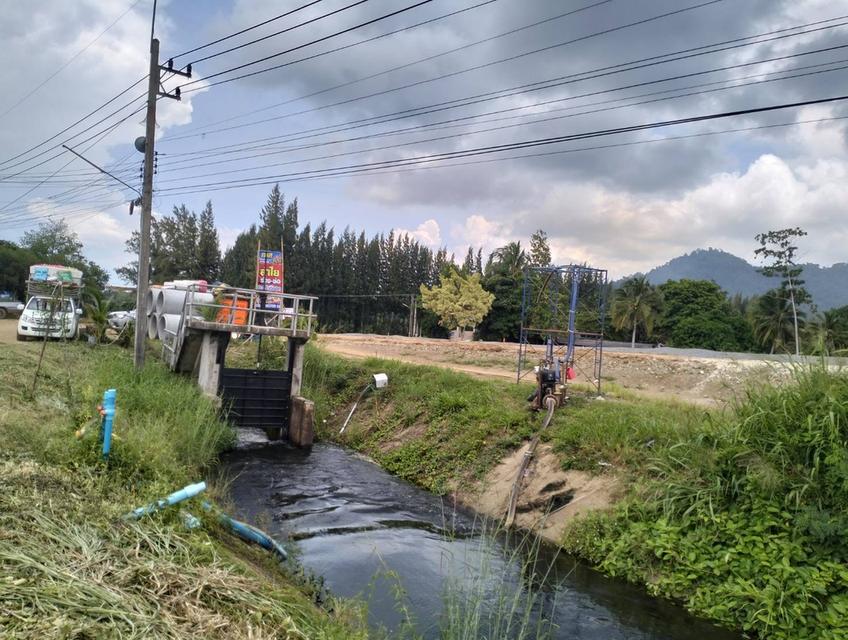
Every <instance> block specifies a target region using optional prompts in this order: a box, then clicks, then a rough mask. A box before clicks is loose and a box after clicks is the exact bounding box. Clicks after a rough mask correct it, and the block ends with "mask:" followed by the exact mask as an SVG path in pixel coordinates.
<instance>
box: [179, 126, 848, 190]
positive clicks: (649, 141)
mask: <svg viewBox="0 0 848 640" xmlns="http://www.w3.org/2000/svg"><path fill="white" fill-rule="evenodd" d="M846 119H848V116H834V117H829V118H816V119H813V120H795V121H792V122H783V123H777V124H767V125H758V126H752V127H740V128H735V129H723V130H720V131H706V132H702V133H694V134H688V135H681V136H670V137H665V138H650V139H647V140H635V141H632V142H619V143H614V144H606V145H594V146H589V147H577V148H573V149H563V150H559V151H546V152H536V153H526V154H518V155H511V156H503V157H498V158H486V159H484V160H470V161H466V162H453V163H445V164H434V165H423V166H413V167H410V168H401V169H393V168H389V169H379V170H371V171H362V172H358V173H356V174H355V175H353V176H351V175H350V174H347V173H344V174H341V173H340V174H337V175H336V174H327V175H318V176H309V177H303V178H297V179H293V180H276V181H274V182H269V183H261V184H257V185H229V186H220V187H217V188H216V187H210V188H205V189H200V190H196V191H193V190H184V191H174V192H172V193H170V194H169V195H170V196H172V197H176V196H182V195H190V194H194V193H207V192H210V191H229V190H232V189H244V188H246V187H252V186H262V185H266V184H277V183H279V182H284V183H286V182H288V183H292V182H304V181H308V180H331V179H337V178H349V177H362V176H375V175H387V174H389V175H395V174H400V173H411V172H416V171H425V170H431V169H447V168H455V167H465V166H470V165H479V164H490V163H493V162H505V161H509V160H519V159H527V158H541V157H548V156H557V155H564V154H570V153H582V152H585V151H597V150H607V149H619V148H625V147H633V146H640V145H643V144H655V143H661V142H674V141H680V140H689V139H694V138H703V137H708V136H716V135H724V134H728V133H742V132H749V131H758V130H764V129H776V128H782V127H792V126H798V125H804V124H816V123H822V122H832V121H839V120H846Z"/></svg>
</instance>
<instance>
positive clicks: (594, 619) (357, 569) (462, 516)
mask: <svg viewBox="0 0 848 640" xmlns="http://www.w3.org/2000/svg"><path fill="white" fill-rule="evenodd" d="M251 439H252V438H251V437H250V436H249V435H247V434H242V440H243V442H242V445H241V446H240V448H239V449H237V450H235V451H233V452H231V453H229V454H227V456H226V457H225V459H224V460H223V464H222V466H221V469H222V472H223V474H224V475H225V476H227V477H229V478H230V479H231V485H230V495H231V497H232V499H233V502H234V503H235V504H236V505H237V507H236V510H237V513H238V515H239V516H241V517H242V518H243V519H245V520H247V521H248V522H252V523H254V524H259V525H260V526H262V527H264V528H265V529H266V530H267V531H268V532H269V533H270V534H272V535H274V536H275V537H277V538H278V539H279V540H281V541H283V540H290V541H294V546H295V547H296V551H295V555H297V557H298V558H299V560H300V562H301V563H302V564H303V565H304V567H305V568H306V569H307V570H309V571H311V572H313V573H314V574H316V575H318V576H322V577H323V578H324V581H325V584H326V586H327V587H328V588H329V589H330V591H331V592H332V593H334V594H335V595H338V596H344V597H356V596H359V597H361V598H363V599H364V600H366V601H367V602H368V607H369V618H370V621H371V623H372V624H374V625H375V626H383V627H385V628H387V629H390V630H391V629H397V628H398V625H399V624H400V623H401V621H402V620H403V616H402V614H401V613H400V611H399V606H398V605H399V604H400V603H403V604H404V605H405V606H406V608H407V610H408V612H409V613H410V614H411V616H412V618H413V619H414V621H415V626H416V629H417V631H418V632H420V633H421V634H422V635H423V636H424V637H425V638H428V639H430V638H438V637H439V628H438V625H439V620H440V617H441V616H442V614H443V606H444V602H445V594H446V593H447V592H448V591H450V590H452V589H454V590H455V589H457V588H458V589H460V590H463V591H464V590H470V591H475V590H478V589H479V593H482V594H484V595H485V596H486V597H487V598H489V599H490V600H491V601H492V602H494V601H496V600H497V598H498V595H499V594H500V590H501V589H502V588H499V587H498V585H504V584H505V585H506V586H507V588H508V591H509V592H513V593H514V592H515V591H516V590H522V592H525V593H526V592H527V590H528V589H529V590H530V591H532V592H533V593H535V594H536V598H535V600H534V606H533V612H534V616H536V617H539V616H540V617H541V618H542V619H543V620H550V622H552V623H553V624H554V625H555V626H554V628H553V631H552V634H551V635H552V637H553V638H563V639H565V638H568V639H569V640H595V639H597V640H617V639H621V640H624V639H627V640H642V639H645V640H647V639H649V638H650V639H668V640H690V639H691V640H695V639H697V640H704V639H716V640H724V639H727V640H730V639H731V638H738V636H737V635H735V634H732V633H728V632H726V631H723V630H720V629H717V628H715V627H713V626H711V625H709V624H707V623H705V622H702V621H699V620H697V619H695V618H693V617H691V616H689V615H688V614H687V613H686V612H685V611H683V610H682V609H681V608H679V607H677V606H674V605H673V604H670V603H668V602H665V601H661V600H657V599H654V598H651V597H650V596H648V595H647V594H646V593H645V592H644V591H643V590H642V589H639V588H637V587H634V586H631V585H628V584H625V583H622V582H620V581H617V580H611V579H609V578H606V577H604V576H603V575H601V574H600V573H598V572H596V571H594V570H592V569H589V568H587V567H586V566H584V565H582V564H580V563H579V562H578V561H576V560H575V559H574V558H571V557H569V556H565V555H563V554H561V553H557V551H556V550H555V549H554V548H553V547H552V546H551V545H547V544H541V546H537V550H536V551H535V552H533V553H532V557H534V558H535V561H534V562H533V563H528V562H526V558H527V553H528V551H527V550H526V549H525V548H524V547H526V546H528V545H527V538H526V537H525V541H524V542H523V543H522V545H521V546H519V547H517V546H516V544H517V543H514V542H511V541H510V540H509V539H508V538H507V536H505V535H503V534H494V533H491V532H487V531H485V530H483V531H481V529H485V527H483V526H482V525H481V519H480V518H479V517H477V516H475V514H473V513H471V512H469V511H466V510H461V509H460V510H457V509H455V508H453V507H451V506H449V505H448V502H447V501H445V500H443V499H441V498H439V497H438V496H434V495H432V494H430V493H428V492H426V491H424V490H422V489H419V488H417V487H415V486H413V485H411V484H409V483H407V482H404V481H403V480H400V479H398V478H395V477H393V476H392V475H390V474H388V473H386V472H385V471H383V470H382V469H381V468H380V467H378V466H377V465H375V464H373V463H372V462H370V461H369V460H366V459H364V458H363V457H361V456H359V455H357V454H355V453H353V452H351V451H349V450H346V449H343V448H340V447H337V446H333V445H327V444H318V445H316V446H315V447H314V448H313V449H312V451H311V452H307V451H303V450H298V449H293V448H290V447H288V446H286V445H285V444H270V445H266V444H263V445H261V446H260V444H259V443H260V442H261V440H262V439H264V434H263V435H261V436H258V437H256V438H255V439H253V442H251ZM533 540H535V538H533ZM529 565H532V566H529ZM481 583H482V584H483V586H482V587H481V586H480V585H481ZM399 586H400V587H402V589H403V592H404V594H405V595H403V596H399V595H398V587H399ZM531 637H532V634H531Z"/></svg>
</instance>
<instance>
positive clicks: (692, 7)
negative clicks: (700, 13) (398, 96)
mask: <svg viewBox="0 0 848 640" xmlns="http://www.w3.org/2000/svg"><path fill="white" fill-rule="evenodd" d="M430 1H432V0H423V1H422V2H419V3H418V4H415V5H411V6H410V7H406V8H405V9H401V10H399V11H396V12H393V13H391V14H386V15H385V16H381V17H380V18H376V19H375V20H371V21H369V22H365V23H362V24H360V25H356V26H355V27H351V28H349V29H346V30H344V31H340V32H337V33H335V34H331V35H330V36H326V37H325V38H321V39H319V40H313V41H312V42H310V43H307V44H305V45H301V46H299V47H295V48H292V49H288V50H286V51H281V52H279V53H275V54H273V55H270V56H266V57H264V58H260V59H259V60H254V61H252V62H248V63H245V64H241V65H237V66H235V67H232V68H230V69H225V70H224V71H219V72H217V73H213V74H212V75H208V76H206V77H205V78H204V79H203V80H204V81H208V80H209V79H210V78H215V77H218V76H221V75H224V74H226V73H230V72H232V71H237V70H239V69H244V68H246V67H249V66H252V65H254V64H259V63H260V62H265V61H267V60H270V59H271V58H276V57H278V56H281V55H284V54H286V53H290V52H291V51H296V50H297V49H300V48H303V47H305V46H309V45H310V44H315V43H317V42H321V41H322V40H326V39H327V38H330V37H334V36H336V35H340V34H342V33H346V32H348V31H352V30H354V29H358V28H359V27H362V26H365V25H367V24H372V23H373V22H376V21H379V20H382V19H384V18H386V17H390V16H392V15H397V14H398V13H402V12H403V11H408V10H409V9H414V8H416V7H418V6H420V5H422V4H425V3H427V2H430ZM719 2H724V0H707V1H706V2H701V3H700V4H695V5H690V6H688V7H684V8H682V9H676V10H674V11H667V12H665V13H662V14H659V15H656V16H652V17H650V18H644V19H642V20H637V21H636V22H631V23H628V24H624V25H619V26H617V27H611V28H609V29H604V30H602V31H597V32H595V33H591V34H588V35H585V36H581V37H579V38H574V39H572V40H567V41H565V42H560V43H557V44H554V45H549V46H547V47H542V48H540V49H535V50H533V51H527V52H525V53H521V54H517V55H514V56H510V57H507V58H502V59H500V60H496V61H493V62H489V63H486V64H484V65H478V66H474V67H469V68H467V69H461V70H459V71H454V72H452V73H448V74H444V75H443V76H439V77H437V78H432V79H429V80H421V81H419V82H415V83H412V84H409V85H405V86H403V87H399V88H396V89H393V90H389V91H387V93H390V92H391V91H397V90H400V89H406V88H409V87H414V86H419V85H421V84H426V83H429V82H433V81H435V80H442V79H444V78H451V77H454V76H457V75H461V74H464V73H468V72H470V71H477V70H479V69H483V68H485V67H490V66H493V65H496V64H502V63H504V62H510V61H513V60H518V59H520V58H524V57H526V56H530V55H534V54H536V53H542V52H544V51H550V50H552V49H556V48H558V47H563V46H566V45H569V44H574V43H577V42H582V41H584V40H589V39H591V38H596V37H598V36H602V35H608V34H610V33H615V32H616V31H621V30H623V29H629V28H631V27H635V26H639V25H643V24H647V23H649V22H654V21H656V20H661V19H664V18H668V17H670V16H673V15H677V14H680V13H685V12H687V11H693V10H695V9H701V8H703V7H707V6H710V5H713V4H718V3H719ZM284 66H286V64H283V65H277V66H274V67H268V68H267V69H260V70H258V71H252V72H250V73H245V74H242V75H239V76H235V77H233V78H226V79H224V80H219V81H217V82H211V83H208V84H206V85H205V87H202V88H206V87H214V86H217V85H220V84H225V83H227V82H233V81H235V80H241V79H243V78H248V77H251V76H255V75H258V74H260V73H266V72H268V71H273V70H275V69H279V68H281V67H284ZM195 82H200V80H198V81H195ZM190 84H194V83H188V84H186V85H183V87H187V86H189V85H190ZM200 88H201V87H198V88H196V89H184V90H183V92H184V93H185V92H190V91H198V90H199V89H200ZM181 89H183V88H182V87H181Z"/></svg>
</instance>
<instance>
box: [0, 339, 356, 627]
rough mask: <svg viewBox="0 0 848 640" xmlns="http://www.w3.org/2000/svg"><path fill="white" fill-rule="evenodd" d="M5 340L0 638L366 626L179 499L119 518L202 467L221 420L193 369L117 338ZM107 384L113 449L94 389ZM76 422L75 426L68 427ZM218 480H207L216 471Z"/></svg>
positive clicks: (0, 422) (212, 456) (0, 376)
mask: <svg viewBox="0 0 848 640" xmlns="http://www.w3.org/2000/svg"><path fill="white" fill-rule="evenodd" d="M37 355H38V352H37V349H35V348H28V347H26V346H19V347H16V348H6V349H3V350H0V399H2V402H0V406H2V409H0V431H2V433H3V436H4V441H3V448H2V453H0V572H1V573H2V575H3V580H2V581H0V628H2V629H3V630H4V631H3V637H4V638H34V637H42V636H45V637H61V638H112V637H122V638H269V639H270V638H339V639H342V638H345V639H346V638H364V637H366V635H367V633H366V631H364V625H363V623H362V621H361V620H362V619H361V613H360V612H358V611H353V610H349V608H348V605H345V604H344V603H340V602H336V601H333V602H331V603H330V607H331V608H332V610H333V613H332V614H328V613H327V612H326V611H322V610H321V609H320V608H318V607H317V606H316V605H315V604H313V599H314V598H315V597H317V595H318V592H317V591H315V587H313V586H311V585H310V583H308V582H307V581H305V580H304V579H302V578H298V576H297V575H288V574H284V573H282V572H280V571H279V570H278V568H277V567H276V566H275V565H274V563H273V562H272V561H271V560H270V558H269V557H268V556H267V554H265V553H264V552H259V551H257V550H254V549H253V548H251V547H248V546H246V545H244V544H243V543H241V542H240V541H237V540H236V539H234V538H233V537H232V536H230V535H229V534H228V533H226V532H224V531H222V530H220V529H219V527H218V526H217V525H216V523H215V522H214V518H209V517H206V516H204V512H203V511H202V510H201V509H199V508H198V504H197V503H196V501H191V502H188V503H186V504H185V506H184V509H186V510H190V511H192V512H193V513H194V515H196V516H198V517H200V518H201V519H202V520H203V521H204V522H203V527H202V528H201V529H199V530H194V531H188V530H186V529H185V527H184V526H183V524H182V520H181V517H180V512H179V510H178V509H170V510H166V511H165V512H163V513H161V514H158V515H155V516H151V517H148V518H145V519H143V520H141V521H139V522H136V523H129V522H125V521H123V520H122V519H121V515H122V514H124V513H127V512H128V511H130V510H131V509H133V508H134V507H137V506H139V505H141V504H145V503H148V502H151V501H153V500H155V499H157V498H159V497H162V496H163V495H166V494H168V493H170V492H171V491H174V490H175V489H177V488H179V487H182V486H184V484H186V483H188V482H196V481H197V480H199V479H202V478H204V477H207V476H206V474H207V472H208V471H209V470H210V468H211V467H212V465H214V463H215V462H216V460H217V456H218V453H219V452H220V451H221V450H222V449H224V448H225V447H227V446H228V445H230V444H231V443H232V441H233V432H232V430H231V429H230V428H229V427H228V426H227V425H225V424H223V423H222V422H220V421H219V420H218V418H217V414H216V410H215V408H214V406H213V405H212V404H211V403H210V402H209V401H208V400H206V399H205V398H203V397H202V396H201V395H200V394H199V393H198V391H197V390H196V388H195V387H194V386H193V385H192V384H191V383H190V382H189V381H188V380H180V379H178V378H176V377H175V376H174V375H173V374H171V373H169V372H168V371H167V370H166V369H165V368H164V367H162V366H161V365H159V364H158V363H155V362H151V363H150V364H149V365H148V366H147V367H146V368H145V371H144V375H143V376H138V375H136V374H135V372H134V371H133V367H132V362H131V360H130V358H129V357H128V355H126V354H125V353H124V352H123V351H121V350H119V349H117V348H114V349H113V348H99V349H96V350H90V349H86V348H85V347H82V346H81V345H73V344H67V345H63V346H62V347H61V348H56V349H52V348H51V349H48V350H47V354H46V358H45V364H44V368H43V370H42V371H43V374H42V377H43V379H41V380H40V381H39V385H38V390H37V393H36V396H35V397H31V396H30V395H29V393H28V389H29V386H30V384H31V376H32V370H33V368H34V364H35V361H36V359H37ZM108 387H115V388H117V390H118V412H117V415H116V420H115V439H114V442H113V449H112V452H113V455H112V457H111V459H110V461H109V463H108V464H105V463H104V462H103V461H102V460H101V457H100V454H99V446H98V442H97V440H98V438H97V433H98V430H99V429H98V422H99V420H98V416H97V415H96V413H95V405H96V404H97V403H98V401H99V399H100V397H101V395H102V392H103V390H104V389H106V388H108ZM80 429H84V430H85V433H84V434H83V436H82V438H80V439H77V438H75V437H74V433H75V431H77V430H80ZM212 493H213V496H214V487H213V492H212Z"/></svg>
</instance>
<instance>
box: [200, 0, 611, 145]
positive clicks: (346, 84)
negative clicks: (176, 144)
mask: <svg viewBox="0 0 848 640" xmlns="http://www.w3.org/2000/svg"><path fill="white" fill-rule="evenodd" d="M495 1H496V0H485V2H478V3H477V4H473V5H471V6H468V7H465V8H463V9H458V10H456V11H451V12H450V13H445V14H442V15H440V16H436V17H435V18H430V19H429V20H423V21H421V22H416V23H415V24H412V25H409V26H407V27H401V28H400V29H394V30H392V31H388V32H386V33H381V34H379V35H376V36H372V37H370V38H366V39H364V40H358V41H357V42H354V43H351V44H347V45H344V46H341V47H336V48H335V49H329V50H327V51H322V52H320V53H317V54H314V55H312V56H308V57H306V58H300V59H299V60H294V61H292V62H291V63H289V64H296V63H299V62H304V61H306V60H313V59H315V58H318V57H321V56H325V55H329V54H331V53H336V52H338V51H343V50H345V49H350V48H352V47H356V46H359V45H361V44H365V43H368V42H373V41H375V40H379V39H381V38H386V37H389V36H393V35H395V34H398V33H401V32H403V31H409V30H411V29H415V28H417V27H420V26H424V25H428V24H432V23H434V22H437V21H439V20H444V19H446V18H451V17H453V16H456V15H458V14H460V13H465V12H466V11H471V10H472V9H477V8H479V7H482V6H485V5H488V4H492V3H493V2H495ZM610 2H613V0H599V1H598V2H593V3H592V4H589V5H585V6H582V7H578V8H577V9H572V10H571V11H566V12H565V13H560V14H557V15H555V16H550V17H548V18H544V19H542V20H537V21H536V22H533V23H530V24H526V25H523V26H521V27H516V28H514V29H510V30H508V31H503V32H501V33H497V34H495V35H492V36H489V37H487V38H483V39H482V40H475V41H473V42H469V43H468V44H464V45H462V46H459V47H454V48H453V49H448V50H447V51H442V52H440V53H436V54H433V55H430V56H426V57H424V58H419V59H418V60H413V61H412V62H407V63H405V64H401V65H398V66H395V67H390V68H388V69H384V70H383V71H378V72H377V73H372V74H370V75H367V76H361V77H359V78H356V79H354V80H348V81H347V82H342V83H341V84H337V85H334V86H332V87H328V88H326V89H320V90H318V91H314V92H312V93H308V94H305V95H302V96H298V97H296V98H290V99H288V100H284V101H283V102H278V103H276V104H272V105H269V106H267V107H262V108H260V109H253V110H251V111H247V112H244V113H241V114H239V115H235V116H231V117H229V118H224V119H223V120H218V121H216V122H210V123H209V124H207V125H204V126H203V127H199V128H198V130H199V132H202V131H204V130H206V129H208V128H210V127H214V126H215V125H219V124H224V123H226V122H231V121H232V120H237V119H239V118H244V117H247V116H251V115H255V114H257V113H262V112H263V111H269V110H270V109H276V108H277V107H282V106H285V105H287V104H290V103H292V102H296V101H298V100H304V99H306V98H312V97H314V96H317V95H320V94H323V93H327V92H329V91H334V90H336V89H341V88H343V87H349V86H351V85H354V84H358V83H360V82H365V81H367V80H372V79H373V78H377V77H379V76H382V75H386V74H388V73H392V72H393V71H400V70H401V69H408V68H409V67H413V66H415V65H417V64H421V63H422V62H430V61H432V60H436V59H437V58H441V57H443V56H446V55H449V54H451V53H457V52H459V51H464V50H466V49H470V48H471V47H474V46H477V45H480V44H484V43H487V42H492V41H493V40H497V39H499V38H503V37H506V36H510V35H513V34H515V33H519V32H521V31H525V30H527V29H532V28H534V27H538V26H541V25H543V24H547V23H549V22H553V21H555V20H560V19H562V18H565V17H568V16H571V15H574V14H576V13H580V12H582V11H586V10H588V9H593V8H595V7H598V6H601V5H604V4H609V3H610ZM260 122H261V121H260ZM257 124H258V123H257Z"/></svg>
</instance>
